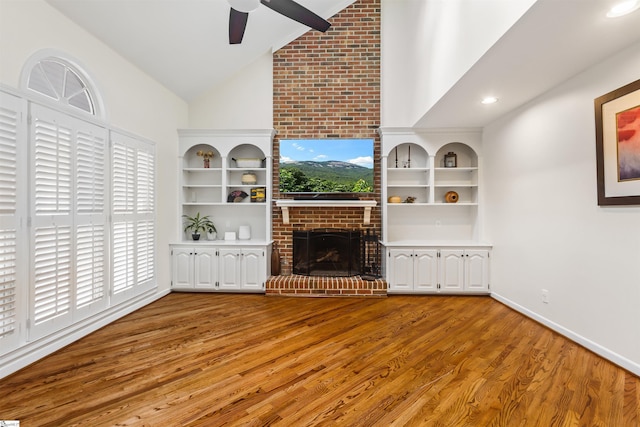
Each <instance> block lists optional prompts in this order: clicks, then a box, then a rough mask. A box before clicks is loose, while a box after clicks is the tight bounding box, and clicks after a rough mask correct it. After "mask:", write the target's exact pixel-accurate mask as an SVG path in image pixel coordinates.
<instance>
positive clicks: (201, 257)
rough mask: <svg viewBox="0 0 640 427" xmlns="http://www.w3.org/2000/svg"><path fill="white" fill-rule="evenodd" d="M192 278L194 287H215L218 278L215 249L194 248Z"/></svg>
mask: <svg viewBox="0 0 640 427" xmlns="http://www.w3.org/2000/svg"><path fill="white" fill-rule="evenodd" d="M193 261H194V268H193V272H194V275H193V276H194V280H193V285H194V287H195V288H196V289H215V287H216V280H217V279H218V259H217V257H216V250H215V249H211V248H195V249H194V252H193Z"/></svg>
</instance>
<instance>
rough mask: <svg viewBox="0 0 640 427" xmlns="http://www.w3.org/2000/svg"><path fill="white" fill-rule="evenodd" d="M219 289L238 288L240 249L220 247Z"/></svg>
mask: <svg viewBox="0 0 640 427" xmlns="http://www.w3.org/2000/svg"><path fill="white" fill-rule="evenodd" d="M218 268H219V270H218V279H219V282H220V289H230V290H233V289H240V283H241V282H240V249H220V257H219V264H218Z"/></svg>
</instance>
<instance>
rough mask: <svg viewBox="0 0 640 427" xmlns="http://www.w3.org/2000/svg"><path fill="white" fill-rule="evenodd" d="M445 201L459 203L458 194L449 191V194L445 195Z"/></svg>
mask: <svg viewBox="0 0 640 427" xmlns="http://www.w3.org/2000/svg"><path fill="white" fill-rule="evenodd" d="M444 200H445V202H447V203H456V202H457V201H458V193H456V192H455V191H448V192H447V194H445V195H444Z"/></svg>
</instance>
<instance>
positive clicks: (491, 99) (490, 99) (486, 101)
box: [480, 96, 498, 104]
mask: <svg viewBox="0 0 640 427" xmlns="http://www.w3.org/2000/svg"><path fill="white" fill-rule="evenodd" d="M480 102H482V103H483V104H495V103H496V102H498V98H496V97H495V96H486V97H484V98H482V101H480Z"/></svg>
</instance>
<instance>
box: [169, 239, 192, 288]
mask: <svg viewBox="0 0 640 427" xmlns="http://www.w3.org/2000/svg"><path fill="white" fill-rule="evenodd" d="M192 254H193V248H173V256H172V257H171V259H172V264H173V265H172V270H171V271H172V278H171V282H172V283H171V287H173V288H175V289H192V288H193V255H192Z"/></svg>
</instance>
